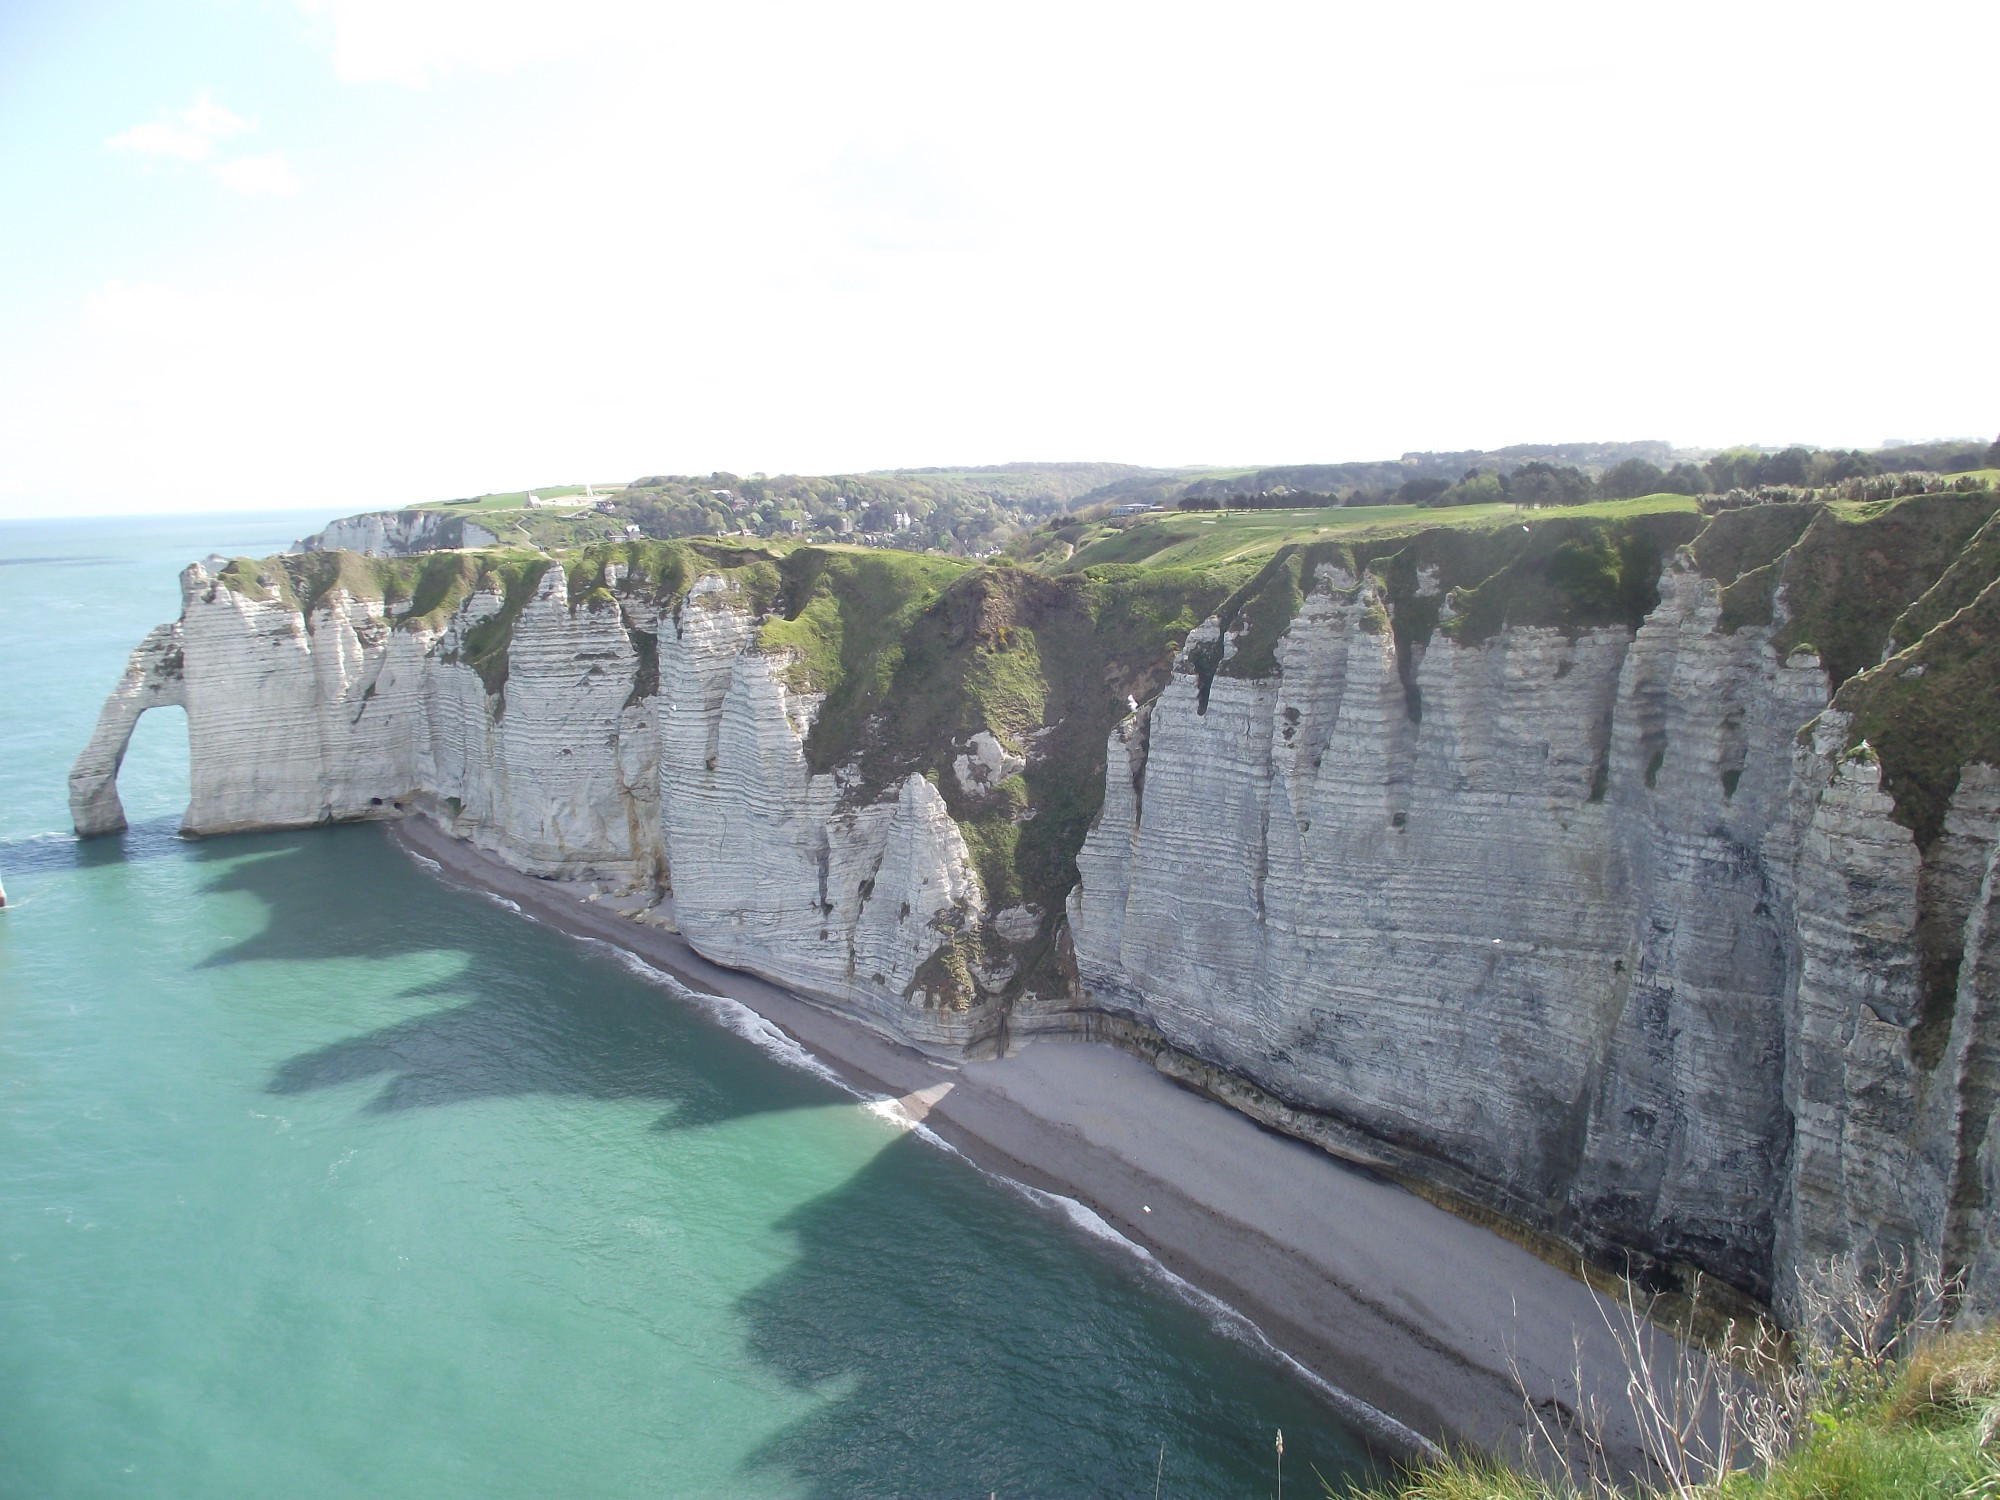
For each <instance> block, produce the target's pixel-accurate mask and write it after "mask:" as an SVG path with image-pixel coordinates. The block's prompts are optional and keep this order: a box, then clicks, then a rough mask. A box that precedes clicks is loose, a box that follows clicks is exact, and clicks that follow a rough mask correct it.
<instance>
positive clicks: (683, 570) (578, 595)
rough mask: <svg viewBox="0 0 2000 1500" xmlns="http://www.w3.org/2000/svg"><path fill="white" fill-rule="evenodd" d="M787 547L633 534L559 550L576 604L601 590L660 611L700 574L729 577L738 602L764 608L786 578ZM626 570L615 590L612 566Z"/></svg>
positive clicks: (675, 600)
mask: <svg viewBox="0 0 2000 1500" xmlns="http://www.w3.org/2000/svg"><path fill="white" fill-rule="evenodd" d="M789 550H790V549H787V548H785V547H782V546H772V545H769V544H763V543H751V542H738V541H734V540H731V539H726V538H718V537H695V538H688V539H681V540H674V541H659V540H655V539H652V538H644V537H639V538H629V539H621V540H618V541H611V542H594V543H592V544H591V545H589V546H587V547H580V548H578V549H576V550H575V551H572V552H566V553H563V554H561V556H560V557H559V561H560V562H561V563H562V565H563V573H564V579H565V582H566V583H567V585H568V588H569V600H570V604H571V605H572V607H574V606H576V605H579V604H581V603H583V602H584V600H585V599H587V598H589V597H590V596H591V594H592V593H593V592H594V591H596V590H598V589H608V590H609V591H610V592H612V593H614V594H620V595H633V596H637V597H640V598H643V599H645V600H647V601H649V602H650V603H652V604H653V605H654V606H656V607H657V608H660V609H672V608H673V607H674V606H675V605H677V604H679V603H680V601H681V599H682V597H683V596H684V595H685V594H686V593H687V591H688V589H689V588H690V587H691V586H692V585H693V584H694V581H695V580H696V579H697V578H700V577H701V576H703V575H704V574H710V573H713V574H719V575H721V576H722V577H724V578H726V579H728V580H729V582H730V583H731V585H732V586H733V588H734V590H735V592H736V597H737V600H738V602H740V603H742V604H743V605H744V606H745V607H746V608H748V609H752V610H756V611H758V612H762V611H764V610H768V609H770V608H771V607H772V605H773V604H774V603H775V602H776V600H777V598H778V594H779V591H780V589H781V588H782V587H783V579H782V577H781V576H780V573H779V565H780V563H781V562H782V561H783V560H784V558H785V556H786V555H787V552H788V551H789ZM614 566H615V567H618V568H621V569H622V570H623V574H622V576H621V577H620V578H619V580H618V583H617V585H616V587H615V588H613V587H612V586H611V584H610V578H611V574H610V572H609V570H610V569H611V568H612V567H614Z"/></svg>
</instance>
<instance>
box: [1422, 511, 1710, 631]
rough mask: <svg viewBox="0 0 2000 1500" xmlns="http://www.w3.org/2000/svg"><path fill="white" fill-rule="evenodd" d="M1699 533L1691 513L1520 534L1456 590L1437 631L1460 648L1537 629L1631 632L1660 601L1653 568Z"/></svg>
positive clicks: (1557, 524)
mask: <svg viewBox="0 0 2000 1500" xmlns="http://www.w3.org/2000/svg"><path fill="white" fill-rule="evenodd" d="M1699 529H1700V522H1699V519H1698V518H1697V517H1696V516H1695V515H1693V514H1692V513H1690V512H1667V513H1660V514H1655V515H1649V516H1640V517H1635V518H1633V519H1630V520H1626V521H1605V522H1597V523H1595V524H1593V523H1591V522H1588V521H1572V520H1570V519H1568V518H1567V517H1565V518H1563V519H1562V520H1557V521H1545V522H1543V523H1542V524H1541V525H1539V526H1536V527H1534V528H1532V529H1531V530H1530V531H1528V532H1527V533H1525V534H1524V535H1522V537H1521V541H1520V543H1519V544H1518V548H1519V550H1518V551H1517V552H1516V553H1515V555H1514V556H1513V557H1511V558H1510V559H1508V561H1507V562H1506V563H1505V564H1504V565H1503V566H1501V567H1500V568H1498V569H1497V570H1495V572H1494V573H1493V574H1492V575H1491V576H1490V577H1489V578H1487V579H1486V580H1484V581H1483V582H1481V583H1479V584H1478V585H1476V586H1475V587H1472V588H1461V589H1460V590H1459V592H1458V595H1457V598H1456V601H1455V602H1456V604H1457V606H1458V610H1459V613H1458V616H1457V618H1455V619H1453V620H1451V621H1449V622H1447V624H1446V625H1445V626H1444V628H1445V629H1446V630H1448V631H1449V632H1450V633H1451V634H1452V635H1453V636H1454V637H1455V638H1456V639H1457V640H1459V641H1460V642H1462V643H1464V644H1472V643H1474V642H1477V641H1483V640H1487V639H1490V638H1491V637H1492V636H1494V635H1497V634H1498V633H1499V632H1500V631H1502V630H1505V629H1509V628H1513V627H1520V626H1541V627H1546V628H1553V629H1558V630H1561V631H1564V632H1565V633H1567V634H1571V635H1575V634H1578V633H1580V632H1582V631H1585V630H1591V629H1596V628H1598V627H1601V626H1606V625H1622V626H1624V627H1625V628H1627V629H1628V630H1637V629H1638V628H1639V624H1640V622H1641V621H1642V620H1644V619H1645V617H1646V615H1647V613H1648V612H1649V611H1651V610H1652V609H1653V607H1654V606H1655V605H1657V604H1658V603H1659V602H1660V589H1659V583H1660V569H1661V567H1662V565H1663V564H1664V563H1665V561H1666V559H1667V557H1668V556H1669V555H1671V554H1672V553H1673V551H1674V550H1675V549H1676V548H1678V547H1682V546H1685V545H1686V544H1687V543H1688V542H1689V541H1690V540H1692V539H1693V537H1694V535H1695V533H1696V532H1697V531H1698V530H1699Z"/></svg>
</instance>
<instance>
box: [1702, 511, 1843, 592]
mask: <svg viewBox="0 0 2000 1500" xmlns="http://www.w3.org/2000/svg"><path fill="white" fill-rule="evenodd" d="M1824 509H1825V507H1824V506H1821V505H1817V504H1812V503H1809V502H1800V503H1798V504H1783V505H1746V506H1744V507H1743V508H1741V509H1740V510H1725V511H1723V512H1722V513H1721V514H1720V515H1718V516H1716V517H1715V519H1714V520H1712V521H1710V522H1709V523H1708V524H1707V525H1706V526H1704V527H1703V528H1702V529H1701V535H1700V536H1698V537H1696V538H1695V540H1694V560H1695V565H1696V566H1697V567H1699V568H1700V569H1701V571H1702V572H1704V573H1706V574H1707V575H1708V576H1709V577H1710V578H1713V579H1714V580H1715V581H1716V582H1717V583H1719V584H1722V585H1724V586H1727V585H1729V584H1732V583H1734V582H1736V580H1737V579H1739V578H1741V577H1743V576H1744V575H1745V574H1747V573H1752V572H1755V571H1757V570H1758V569H1760V568H1763V567H1765V566H1766V565H1768V564H1770V563H1774V562H1776V561H1777V560H1778V559H1779V558H1780V557H1782V556H1783V555H1784V554H1785V553H1786V552H1787V551H1788V550H1789V549H1790V548H1791V545H1792V543H1794V542H1796V541H1797V540H1798V539H1799V537H1800V536H1801V535H1802V534H1803V533H1804V531H1805V529H1806V527H1807V526H1809V525H1811V524H1812V521H1813V518H1814V517H1816V516H1817V515H1818V514H1819V513H1820V512H1821V511H1822V510H1824Z"/></svg>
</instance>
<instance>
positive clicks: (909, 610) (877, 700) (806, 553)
mask: <svg viewBox="0 0 2000 1500" xmlns="http://www.w3.org/2000/svg"><path fill="white" fill-rule="evenodd" d="M966 566H967V565H966V564H964V563H962V562H958V561H956V560H954V559H950V558H942V557H926V556H924V555H923V554H921V553H915V552H889V551H879V552H876V551H863V550H852V551H850V550H845V549H840V550H836V549H832V548H818V547H802V548H799V549H797V550H796V551H793V552H791V553H789V554H788V555H786V557H785V558H784V559H783V561H782V562H781V563H780V564H779V565H778V571H779V576H780V579H781V580H782V583H781V588H780V593H779V599H778V611H779V612H778V613H777V614H776V615H774V616H773V617H772V618H771V619H768V620H766V621H765V622H764V624H763V626H762V627H761V628H760V629H759V631H758V634H757V644H758V645H759V646H760V647H761V648H762V649H763V650H764V651H765V652H767V653H772V654H776V653H780V652H782V653H787V654H789V655H790V657H791V665H790V666H789V667H788V668H787V669H786V672H785V676H786V679H787V682H788V685H789V686H790V687H791V688H792V689H793V690H794V691H796V692H803V693H822V694H824V695H825V702H824V703H823V704H822V705H821V707H820V715H819V716H820V722H821V723H824V724H826V725H827V726H828V730H827V732H828V734H829V735H830V736H832V737H834V738H840V739H845V738H846V737H848V736H849V735H850V734H852V733H853V732H854V731H855V729H856V728H857V727H858V724H859V723H860V722H861V721H863V720H865V719H866V718H868V716H870V715H871V714H874V713H876V712H878V711H879V710H880V708H881V705H882V702H883V698H884V695H885V694H886V692H887V690H888V685H889V683H890V681H891V679H892V678H893V677H894V676H895V673H896V670H897V668H898V666H899V665H900V664H901V661H902V653H903V637H904V635H905V634H906V633H907V632H908V630H909V628H910V625H911V622H912V621H913V620H914V619H915V618H916V617H917V615H918V614H920V613H921V612H922V611H923V610H924V609H926V608H927V607H929V605H930V604H931V603H932V602H933V601H934V600H935V599H937V597H938V595H939V594H940V593H941V592H942V591H943V590H944V588H945V587H946V585H948V584H949V583H951V582H952V581H953V580H954V579H956V578H957V577H958V576H959V575H960V574H962V573H964V572H965V570H966ZM817 733H818V730H817V728H816V729H815V735H817Z"/></svg>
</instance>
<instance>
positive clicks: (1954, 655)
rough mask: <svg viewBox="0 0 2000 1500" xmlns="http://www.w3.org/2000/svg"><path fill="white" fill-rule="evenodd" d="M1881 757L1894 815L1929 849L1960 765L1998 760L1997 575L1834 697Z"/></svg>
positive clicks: (1857, 734)
mask: <svg viewBox="0 0 2000 1500" xmlns="http://www.w3.org/2000/svg"><path fill="white" fill-rule="evenodd" d="M1833 702H1834V707H1836V708H1840V709H1845V710H1846V711H1847V712H1849V713H1850V714H1852V715H1853V716H1854V718H1853V729H1852V732H1851V733H1852V740H1851V741H1850V742H1851V743H1856V744H1858V743H1859V742H1860V741H1862V740H1866V741H1867V742H1868V744H1869V745H1870V746H1871V747H1873V749H1874V751H1875V753H1876V755H1877V756H1879V757H1880V759H1881V762H1882V785H1883V788H1884V790H1886V791H1887V792H1888V793H1889V795H1890V796H1892V797H1893V798H1895V800H1896V820H1897V821H1898V822H1899V823H1901V824H1903V826H1904V827H1906V828H1908V829H1909V830H1910V832H1911V833H1912V834H1914V835H1915V836H1916V840H1917V844H1918V847H1920V848H1928V847H1929V846H1930V844H1931V843H1932V841H1933V840H1935V839H1936V838H1937V836H1938V835H1939V834H1940V833H1942V832H1943V831H1944V817H1945V810H1946V808H1947V807H1948V806H1949V805H1950V802H1951V796H1952V793H1953V792H1954V791H1956V790H1957V788H1958V776H1959V771H1960V769H1961V768H1962V767H1964V766H1966V765H1968V764H1970V763H1972V762H1975V761H1985V762H1986V763H1988V764H1989V765H1994V766H2000V573H1996V574H1993V575H1989V577H1988V580H1987V583H1986V587H1985V588H1984V589H1983V590H1982V591H1981V592H1980V594H1979V596H1978V597H1977V598H1976V599H1974V600H1973V601H1972V603H1970V604H1968V605H1966V606H1964V607H1963V608H1961V609H1959V610H1957V611H1955V612H1953V614H1952V615H1951V616H1950V617H1949V618H1948V619H1946V620H1945V621H1944V622H1943V623H1942V624H1940V625H1938V626H1937V627H1936V628H1935V629H1933V630H1931V631H1930V632H1928V633H1927V634H1926V635H1925V636H1924V638H1923V639H1922V640H1920V641H1918V642H1917V644H1916V645H1914V646H1911V647H1909V648H1907V649H1906V650H1904V651H1902V652H1901V653H1899V654H1898V655H1896V656H1892V657H1890V658H1889V660H1888V661H1886V662H1883V663H1882V664H1881V665H1880V666H1878V667H1873V668H1871V669H1870V670H1868V671H1866V672H1862V673H1860V674H1859V675H1857V676H1855V677H1854V678H1852V679H1850V680H1849V681H1848V682H1846V683H1845V684H1843V685H1842V687H1841V689H1840V691H1839V692H1838V693H1836V694H1835V695H1834V700H1833Z"/></svg>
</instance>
